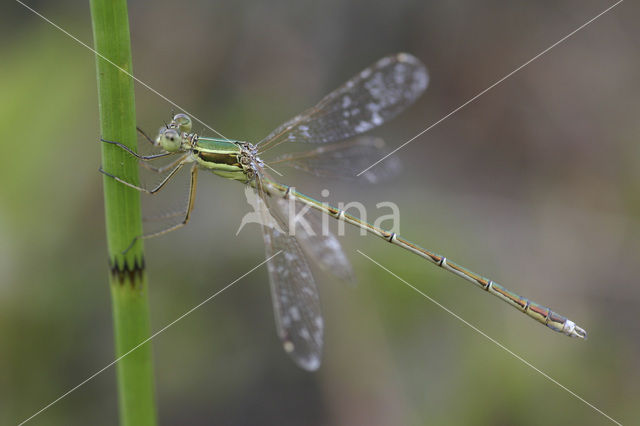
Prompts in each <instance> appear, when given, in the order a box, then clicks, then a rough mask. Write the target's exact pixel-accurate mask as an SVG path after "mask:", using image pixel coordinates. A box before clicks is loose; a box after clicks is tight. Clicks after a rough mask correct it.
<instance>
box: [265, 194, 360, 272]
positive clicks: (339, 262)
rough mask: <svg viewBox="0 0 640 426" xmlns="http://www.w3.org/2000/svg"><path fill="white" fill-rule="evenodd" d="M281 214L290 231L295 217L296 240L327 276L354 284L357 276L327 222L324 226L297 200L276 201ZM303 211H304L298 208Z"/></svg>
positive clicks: (281, 199) (307, 207)
mask: <svg viewBox="0 0 640 426" xmlns="http://www.w3.org/2000/svg"><path fill="white" fill-rule="evenodd" d="M276 204H277V206H278V210H279V211H280V214H281V215H282V217H283V218H284V220H285V221H286V223H287V224H288V225H289V229H291V225H292V223H291V220H290V219H292V217H293V218H295V219H296V220H295V224H293V225H294V229H295V237H296V239H297V240H298V242H299V243H300V245H301V246H302V248H303V250H304V251H305V253H307V255H308V256H309V257H311V259H312V260H313V261H314V262H315V263H316V264H318V266H320V267H321V268H322V269H323V270H324V271H325V272H328V273H329V274H331V275H333V276H335V277H337V278H339V279H341V280H343V281H346V282H349V283H354V282H355V275H354V274H353V269H352V268H351V263H349V260H348V259H347V256H345V254H344V251H342V246H341V245H340V242H339V241H338V239H337V238H336V237H335V236H334V235H333V234H332V233H331V232H330V231H329V224H328V218H327V223H325V226H323V224H322V221H321V220H320V219H319V218H318V216H317V215H315V214H314V212H310V211H309V209H310V208H309V206H307V205H304V204H301V203H299V202H296V201H295V200H294V199H289V200H285V199H283V198H280V199H278V200H276ZM296 206H297V207H302V208H301V209H298V208H296Z"/></svg>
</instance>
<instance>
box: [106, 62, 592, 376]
mask: <svg viewBox="0 0 640 426" xmlns="http://www.w3.org/2000/svg"><path fill="white" fill-rule="evenodd" d="M428 81H429V77H428V73H427V70H426V68H425V67H424V65H423V64H422V63H421V62H420V61H419V60H418V59H416V58H415V57H413V56H412V55H409V54H406V53H400V54H396V55H391V56H387V57H384V58H382V59H380V60H379V61H378V62H376V63H375V64H374V65H372V66H371V67H369V68H366V69H365V70H363V71H362V72H360V73H359V74H358V75H356V76H355V77H353V78H351V79H350V80H349V81H347V82H346V83H345V84H344V85H342V86H341V87H339V88H338V89H336V90H335V91H333V92H331V93H330V94H329V95H327V96H326V97H324V98H323V99H322V100H321V101H320V102H319V103H318V104H317V105H316V106H314V107H312V108H310V109H308V110H307V111H305V112H303V113H302V114H300V115H298V116H296V117H294V118H293V119H291V120H289V121H287V122H286V123H284V124H282V125H281V126H280V127H278V128H277V129H275V130H274V131H273V132H272V133H271V134H270V135H269V136H267V137H266V138H264V139H263V140H262V141H260V142H258V143H257V144H255V145H254V144H251V143H248V142H239V141H232V140H225V139H216V138H208V137H203V136H200V135H198V134H196V133H193V132H192V121H191V118H190V117H189V116H187V115H186V114H177V115H175V116H174V117H173V119H172V120H171V122H170V123H169V124H166V125H165V126H163V127H162V128H161V129H160V131H159V134H158V136H157V138H156V139H151V138H149V137H148V136H146V135H145V137H146V138H147V139H148V140H149V141H150V142H151V143H153V144H154V145H155V146H156V147H159V148H161V149H162V150H163V152H162V153H159V154H155V155H149V156H142V155H138V154H137V153H135V152H133V151H132V150H130V149H129V148H127V147H126V146H124V145H122V144H120V143H118V142H113V141H104V140H103V141H104V142H107V143H111V144H115V145H117V146H119V147H121V148H122V149H125V150H126V151H127V152H129V153H130V154H132V155H134V156H136V157H137V158H138V159H139V160H141V161H143V162H147V161H151V160H155V159H157V158H163V157H175V160H174V161H172V162H171V163H169V164H168V165H166V166H164V167H160V168H154V167H151V166H149V165H147V166H146V167H147V168H149V169H151V170H153V171H156V172H168V174H167V175H166V177H164V178H163V179H162V181H161V182H160V183H159V184H158V185H157V186H156V187H155V188H153V189H146V188H143V187H139V186H136V185H133V184H131V183H129V182H126V181H125V180H123V179H121V178H119V177H117V176H114V175H112V174H110V173H108V172H106V171H102V170H101V171H102V172H103V173H105V174H107V175H108V176H111V177H112V178H114V179H116V180H117V181H119V182H121V183H123V184H125V185H127V186H130V187H132V188H135V189H137V190H140V191H143V192H147V193H152V194H153V193H156V192H158V191H159V190H160V189H162V188H163V187H164V185H165V184H166V183H167V182H168V181H169V180H170V179H171V178H172V177H173V176H175V175H176V173H177V172H178V171H179V170H180V169H181V168H183V167H184V166H186V165H190V167H191V184H190V190H189V201H188V205H187V208H186V211H185V212H184V218H183V220H182V222H180V223H178V224H176V225H173V226H171V227H169V228H167V229H164V230H161V231H159V232H155V233H152V234H148V235H143V236H141V238H148V237H154V236H158V235H162V234H165V233H167V232H169V231H172V230H175V229H177V228H179V227H181V226H183V225H185V224H186V223H187V222H188V221H189V217H190V214H191V211H192V209H193V205H194V200H195V192H196V183H197V176H198V169H199V168H202V169H205V170H209V171H211V172H213V173H215V174H217V175H219V176H222V177H224V178H227V179H232V180H236V181H239V182H242V183H244V184H247V185H250V186H251V187H252V188H253V189H254V190H255V192H256V194H257V197H256V200H257V201H258V202H257V203H256V205H257V206H258V210H259V211H260V214H261V216H262V220H261V223H262V231H263V232H262V233H263V237H264V242H265V247H266V255H267V258H271V257H272V256H275V257H273V258H272V260H271V261H269V262H268V264H267V265H268V270H269V280H270V285H271V294H272V301H273V306H274V311H275V319H276V328H277V332H278V336H279V337H280V339H281V340H282V342H283V345H284V349H285V351H286V352H287V353H289V354H290V355H291V356H292V358H293V360H294V361H295V362H296V363H297V364H298V365H299V366H301V367H302V368H304V369H307V370H315V369H317V368H318V367H319V366H320V360H321V353H322V344H323V330H324V321H323V319H322V314H321V311H320V303H319V297H318V291H317V288H316V285H315V282H314V279H313V275H312V274H311V270H310V268H309V265H308V263H307V260H306V257H305V254H304V253H306V255H308V256H309V257H311V258H312V259H313V260H314V261H316V262H317V263H318V264H319V265H320V266H321V267H323V269H325V270H327V271H329V272H331V273H333V274H334V275H336V276H337V277H339V278H342V279H345V280H349V279H350V278H351V277H352V270H351V266H350V264H349V261H348V260H347V258H346V256H345V255H344V253H343V251H342V248H341V247H340V244H339V243H338V241H337V239H336V238H335V237H334V236H333V235H331V234H330V233H327V232H324V233H318V232H315V231H314V229H312V232H309V231H308V230H305V229H303V228H302V227H300V228H298V227H297V226H296V227H295V229H294V230H290V229H289V228H288V222H287V220H286V218H287V212H286V211H285V210H286V206H285V204H287V201H285V200H289V201H293V202H294V203H300V204H301V205H306V206H310V207H311V208H313V209H315V210H317V211H319V212H321V213H322V214H325V215H329V216H331V217H333V218H335V219H337V220H339V221H344V222H347V223H350V224H352V225H354V226H356V227H359V228H361V229H364V230H366V231H367V232H369V233H371V234H374V235H376V236H378V237H381V238H383V239H384V240H386V241H388V242H390V243H391V244H394V245H396V246H399V247H402V248H404V249H405V250H408V251H410V252H412V253H415V254H417V255H418V256H421V257H424V258H425V259H427V260H429V261H431V262H432V263H434V264H436V265H437V266H440V267H441V268H443V269H446V270H447V271H449V272H452V273H454V274H456V275H458V276H460V277H462V278H464V279H466V280H467V281H470V282H472V283H474V284H475V285H477V286H479V287H480V288H482V289H483V290H486V291H487V292H489V293H491V294H493V295H495V296H497V297H498V298H500V299H501V300H503V301H505V302H507V303H508V304H510V305H512V306H514V307H515V308H517V309H518V310H520V311H522V312H524V313H525V314H527V315H528V316H530V317H531V318H533V319H535V320H536V321H538V322H540V323H542V324H545V325H546V326H547V327H549V328H551V329H552V330H554V331H558V332H561V333H564V334H566V335H568V336H573V337H580V338H586V332H585V331H584V330H583V329H582V328H580V327H578V326H577V325H576V324H575V323H574V322H573V321H571V320H569V319H568V318H566V317H564V316H562V315H559V314H557V313H555V312H553V311H552V310H550V309H549V308H546V307H544V306H542V305H540V304H538V303H535V302H532V301H530V300H528V299H526V298H524V297H521V296H519V295H517V294H515V293H513V292H511V291H509V290H507V289H506V288H504V287H502V286H501V285H499V284H497V283H495V282H494V281H492V280H490V279H487V278H484V277H482V276H480V275H478V274H476V273H474V272H471V271H470V270H468V269H466V268H463V267H462V266H459V265H457V264H456V263H454V262H452V261H450V260H448V259H447V258H446V257H444V256H441V255H439V254H435V253H433V252H431V251H429V250H426V249H424V248H422V247H420V246H418V245H416V244H414V243H412V242H410V241H408V240H406V239H404V238H402V237H400V236H399V235H397V234H396V233H394V232H389V231H385V230H384V229H381V228H380V227H377V226H373V225H371V224H369V223H366V222H364V221H362V220H360V219H359V218H357V217H355V216H353V215H350V214H348V213H346V212H345V211H343V210H340V209H338V208H335V207H332V206H330V205H327V204H326V203H321V202H319V201H317V200H315V199H313V198H311V197H308V196H306V195H304V194H302V193H300V192H298V191H296V190H295V189H294V188H292V187H289V186H287V185H283V184H281V183H278V182H277V181H276V180H275V179H273V178H272V177H271V175H270V174H269V173H268V172H267V170H266V168H267V167H269V166H274V165H288V166H293V167H295V168H298V169H301V170H304V171H307V172H310V173H312V174H315V175H316V176H320V177H326V176H341V175H342V176H351V177H354V176H355V173H357V172H358V171H360V170H362V169H363V168H364V167H367V166H368V165H370V164H371V163H372V162H373V161H375V160H378V159H379V158H381V157H382V155H383V154H384V151H383V148H381V146H380V140H379V139H376V138H373V137H368V136H360V135H361V134H363V133H365V132H367V131H369V130H371V129H372V128H374V127H377V126H379V125H381V124H382V123H384V122H386V121H388V120H390V119H391V118H393V117H395V116H396V115H398V114H399V113H400V112H401V111H402V110H404V109H405V108H406V107H407V106H409V105H410V104H412V103H413V102H414V101H415V100H416V99H417V98H418V97H419V96H420V95H421V94H422V93H423V92H424V90H425V89H426V87H427V84H428ZM141 133H142V134H144V132H142V131H141ZM308 143H315V144H316V145H315V146H313V145H306V147H309V146H312V149H307V150H301V151H299V152H288V153H286V154H284V155H282V156H280V157H277V158H275V159H274V160H273V161H269V162H266V163H265V162H264V161H263V160H262V154H264V153H265V152H266V151H268V150H270V149H272V148H274V147H276V146H279V145H282V144H291V145H287V146H292V147H293V146H295V147H296V148H298V149H299V148H300V147H304V146H305V144H308ZM143 164H144V163H143ZM396 165H397V163H395V162H394V161H385V162H382V163H381V164H380V165H378V166H376V168H374V169H372V170H369V171H367V172H366V173H364V174H363V175H362V177H363V178H364V179H365V180H368V181H375V180H376V179H378V178H379V177H381V176H383V175H385V174H389V173H392V172H393V169H394V168H395V167H396ZM312 223H313V221H312ZM313 228H315V230H317V223H315V224H313ZM290 231H294V232H290ZM314 234H315V235H314ZM134 243H135V241H134ZM132 244H133V243H132ZM303 251H304V253H303Z"/></svg>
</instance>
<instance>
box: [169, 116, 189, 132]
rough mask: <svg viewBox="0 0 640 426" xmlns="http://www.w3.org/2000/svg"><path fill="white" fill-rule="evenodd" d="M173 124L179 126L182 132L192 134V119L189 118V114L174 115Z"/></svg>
mask: <svg viewBox="0 0 640 426" xmlns="http://www.w3.org/2000/svg"><path fill="white" fill-rule="evenodd" d="M173 122H174V123H175V124H177V125H178V127H179V128H180V131H181V132H186V133H189V132H191V124H192V123H191V117H189V116H188V115H187V114H176V115H174V116H173Z"/></svg>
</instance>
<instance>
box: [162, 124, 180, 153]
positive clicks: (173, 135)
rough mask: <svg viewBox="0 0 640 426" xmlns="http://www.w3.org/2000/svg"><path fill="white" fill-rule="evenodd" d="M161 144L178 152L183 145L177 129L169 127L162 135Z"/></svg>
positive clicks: (165, 148) (170, 150) (171, 150)
mask: <svg viewBox="0 0 640 426" xmlns="http://www.w3.org/2000/svg"><path fill="white" fill-rule="evenodd" d="M160 146H161V147H162V149H164V150H165V151H169V152H176V151H178V150H179V149H180V147H181V146H182V139H181V138H180V133H178V131H177V130H176V129H171V128H169V129H167V130H165V131H164V132H163V133H162V134H161V135H160Z"/></svg>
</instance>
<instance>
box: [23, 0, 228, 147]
mask: <svg viewBox="0 0 640 426" xmlns="http://www.w3.org/2000/svg"><path fill="white" fill-rule="evenodd" d="M16 2H18V3H20V4H21V5H22V6H24V7H25V8H26V9H28V10H30V11H31V12H33V13H34V14H36V15H37V16H39V17H40V18H42V19H43V20H45V21H46V22H48V23H49V24H51V25H52V26H53V27H55V28H56V29H58V30H60V31H61V32H63V33H64V34H66V35H67V36H69V37H70V38H71V39H73V40H75V41H76V42H78V43H79V44H80V45H82V46H84V47H86V48H87V49H89V50H90V51H92V52H93V53H94V54H96V55H97V56H99V57H100V58H102V59H104V60H105V61H107V62H108V63H110V64H111V65H113V66H114V67H116V68H117V69H118V70H120V71H121V72H122V73H124V74H126V75H127V76H129V77H131V78H132V79H134V80H135V81H137V82H138V83H140V84H141V85H143V86H144V87H145V88H147V89H148V90H149V91H151V92H153V93H155V94H156V95H158V96H160V97H161V98H162V99H164V100H165V101H167V102H168V103H170V104H171V105H173V106H174V107H176V108H178V109H179V110H181V111H183V112H184V113H185V114H187V115H189V116H190V117H191V118H193V119H194V120H196V121H197V122H199V123H201V124H202V125H203V126H205V127H206V128H207V129H209V130H211V131H212V132H214V133H215V134H217V135H218V136H220V137H222V138H224V139H226V140H227V141H228V140H229V139H228V138H227V137H226V136H225V135H223V134H222V133H220V132H219V131H217V130H216V129H214V128H213V127H211V126H209V125H208V124H207V123H205V122H204V121H202V120H200V119H199V118H198V117H196V116H195V115H193V114H192V113H191V112H189V111H187V110H186V109H185V108H183V107H181V106H180V105H178V104H177V103H175V102H174V101H172V100H171V99H169V98H168V97H166V96H164V95H163V94H162V93H160V92H158V91H157V90H156V89H154V88H153V87H151V86H149V85H148V84H147V83H145V82H144V81H142V80H140V79H139V78H138V77H136V76H134V75H133V74H131V73H130V72H129V71H127V70H125V69H124V68H122V67H120V66H119V65H117V64H115V63H114V62H113V61H111V60H110V59H109V58H107V57H105V56H104V55H103V54H102V53H100V52H98V51H96V50H95V49H94V48H93V47H91V46H89V45H88V44H86V43H85V42H83V41H81V40H80V39H79V38H78V37H76V36H74V35H73V34H71V33H70V32H69V31H67V30H65V29H63V28H62V27H60V26H59V25H58V24H56V23H55V22H53V21H52V20H50V19H49V18H47V17H45V16H44V15H42V14H41V13H39V12H37V11H36V10H35V9H33V8H31V7H29V6H27V5H26V4H24V3H23V2H22V1H20V0H16Z"/></svg>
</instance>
